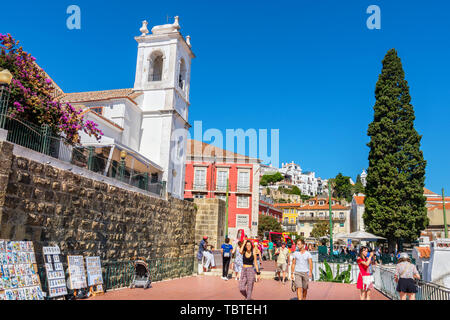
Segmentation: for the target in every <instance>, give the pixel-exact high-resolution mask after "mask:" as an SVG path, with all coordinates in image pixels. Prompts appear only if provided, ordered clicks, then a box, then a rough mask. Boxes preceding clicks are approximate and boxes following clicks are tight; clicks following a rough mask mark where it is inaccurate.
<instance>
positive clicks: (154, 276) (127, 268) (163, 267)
mask: <svg viewBox="0 0 450 320" xmlns="http://www.w3.org/2000/svg"><path fill="white" fill-rule="evenodd" d="M146 262H147V264H148V268H149V273H150V280H151V281H152V282H155V281H162V280H169V279H176V278H181V277H186V276H191V275H193V274H194V262H195V258H194V257H187V258H180V257H176V258H158V259H149V260H146ZM63 267H64V269H65V270H66V277H67V276H68V273H67V262H63ZM38 273H39V278H40V280H41V287H42V291H44V292H48V283H47V273H46V271H45V266H44V265H38ZM102 276H103V288H104V290H105V291H107V290H114V289H119V288H127V287H130V285H131V282H132V281H133V276H134V262H133V261H131V260H127V261H120V262H110V263H105V264H102ZM67 281H69V279H68V278H67ZM68 292H69V293H71V292H72V291H71V290H68Z"/></svg>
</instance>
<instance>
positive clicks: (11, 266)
mask: <svg viewBox="0 0 450 320" xmlns="http://www.w3.org/2000/svg"><path fill="white" fill-rule="evenodd" d="M0 266H1V268H0V300H44V294H43V292H42V288H41V281H40V279H39V274H38V268H37V264H36V257H35V255H34V246H33V242H31V241H9V240H0Z"/></svg>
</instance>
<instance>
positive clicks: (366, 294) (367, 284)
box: [356, 247, 373, 300]
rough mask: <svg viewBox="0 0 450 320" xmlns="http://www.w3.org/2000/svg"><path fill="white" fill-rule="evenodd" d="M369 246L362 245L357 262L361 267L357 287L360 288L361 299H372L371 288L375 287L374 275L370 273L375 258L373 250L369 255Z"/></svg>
mask: <svg viewBox="0 0 450 320" xmlns="http://www.w3.org/2000/svg"><path fill="white" fill-rule="evenodd" d="M367 253H368V249H367V247H361V248H360V251H359V256H358V258H357V259H356V263H357V264H358V267H359V275H358V281H357V283H356V288H357V289H359V290H360V299H361V300H370V290H371V289H372V288H373V276H372V275H371V274H370V273H369V270H368V269H369V265H370V262H371V261H372V259H373V252H371V253H370V254H369V257H367Z"/></svg>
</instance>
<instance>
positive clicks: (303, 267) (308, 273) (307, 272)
mask: <svg viewBox="0 0 450 320" xmlns="http://www.w3.org/2000/svg"><path fill="white" fill-rule="evenodd" d="M297 247H298V249H299V250H297V251H295V252H294V254H293V258H292V267H291V272H292V273H293V274H294V283H295V287H296V288H297V298H298V300H306V294H307V292H308V284H309V281H310V279H312V272H313V263H312V256H311V253H309V251H307V250H306V249H305V241H304V240H302V239H299V240H297Z"/></svg>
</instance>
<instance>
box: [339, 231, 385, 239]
mask: <svg viewBox="0 0 450 320" xmlns="http://www.w3.org/2000/svg"><path fill="white" fill-rule="evenodd" d="M342 238H346V239H354V240H364V241H377V240H386V238H383V237H380V236H376V235H374V234H372V233H369V232H365V231H355V232H352V233H347V234H343V235H342V237H341V239H342Z"/></svg>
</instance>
